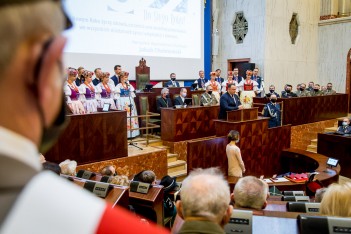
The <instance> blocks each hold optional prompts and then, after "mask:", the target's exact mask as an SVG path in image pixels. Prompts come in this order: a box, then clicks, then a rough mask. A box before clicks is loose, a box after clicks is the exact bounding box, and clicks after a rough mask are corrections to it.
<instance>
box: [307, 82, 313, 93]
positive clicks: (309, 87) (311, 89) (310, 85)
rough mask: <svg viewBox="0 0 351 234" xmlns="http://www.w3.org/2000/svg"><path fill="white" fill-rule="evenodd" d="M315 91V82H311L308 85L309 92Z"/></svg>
mask: <svg viewBox="0 0 351 234" xmlns="http://www.w3.org/2000/svg"><path fill="white" fill-rule="evenodd" d="M313 89H314V82H313V81H311V82H309V83H308V88H307V91H309V92H312V91H313Z"/></svg>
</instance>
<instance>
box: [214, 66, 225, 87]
mask: <svg viewBox="0 0 351 234" xmlns="http://www.w3.org/2000/svg"><path fill="white" fill-rule="evenodd" d="M221 72H222V71H221V69H217V70H216V81H217V82H218V83H219V84H220V85H221V87H222V83H223V82H224V78H222V77H221Z"/></svg>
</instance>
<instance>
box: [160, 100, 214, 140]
mask: <svg viewBox="0 0 351 234" xmlns="http://www.w3.org/2000/svg"><path fill="white" fill-rule="evenodd" d="M218 112H219V106H199V107H186V108H179V109H173V108H163V109H162V110H161V126H162V129H163V130H162V132H161V139H162V140H163V141H171V142H175V141H185V140H190V139H196V138H201V137H208V136H214V135H215V124H214V120H215V119H218Z"/></svg>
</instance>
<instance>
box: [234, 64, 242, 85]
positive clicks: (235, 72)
mask: <svg viewBox="0 0 351 234" xmlns="http://www.w3.org/2000/svg"><path fill="white" fill-rule="evenodd" d="M243 79H244V78H243V77H242V76H239V69H238V68H237V67H236V68H234V70H233V80H234V81H236V82H238V84H239V83H240V82H241V81H242V80H243Z"/></svg>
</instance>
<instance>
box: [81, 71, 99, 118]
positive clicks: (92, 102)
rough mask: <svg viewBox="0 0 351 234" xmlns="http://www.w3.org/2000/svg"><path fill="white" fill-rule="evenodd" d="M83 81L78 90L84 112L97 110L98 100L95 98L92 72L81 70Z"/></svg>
mask: <svg viewBox="0 0 351 234" xmlns="http://www.w3.org/2000/svg"><path fill="white" fill-rule="evenodd" d="M83 77H84V83H82V84H81V85H80V86H79V92H80V93H81V100H82V102H83V105H84V108H85V112H86V113H88V114H89V113H94V112H97V108H98V105H99V104H98V102H97V100H96V98H95V91H96V90H97V89H96V87H95V85H94V84H93V82H92V80H93V78H92V77H93V72H91V71H84V72H83Z"/></svg>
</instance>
